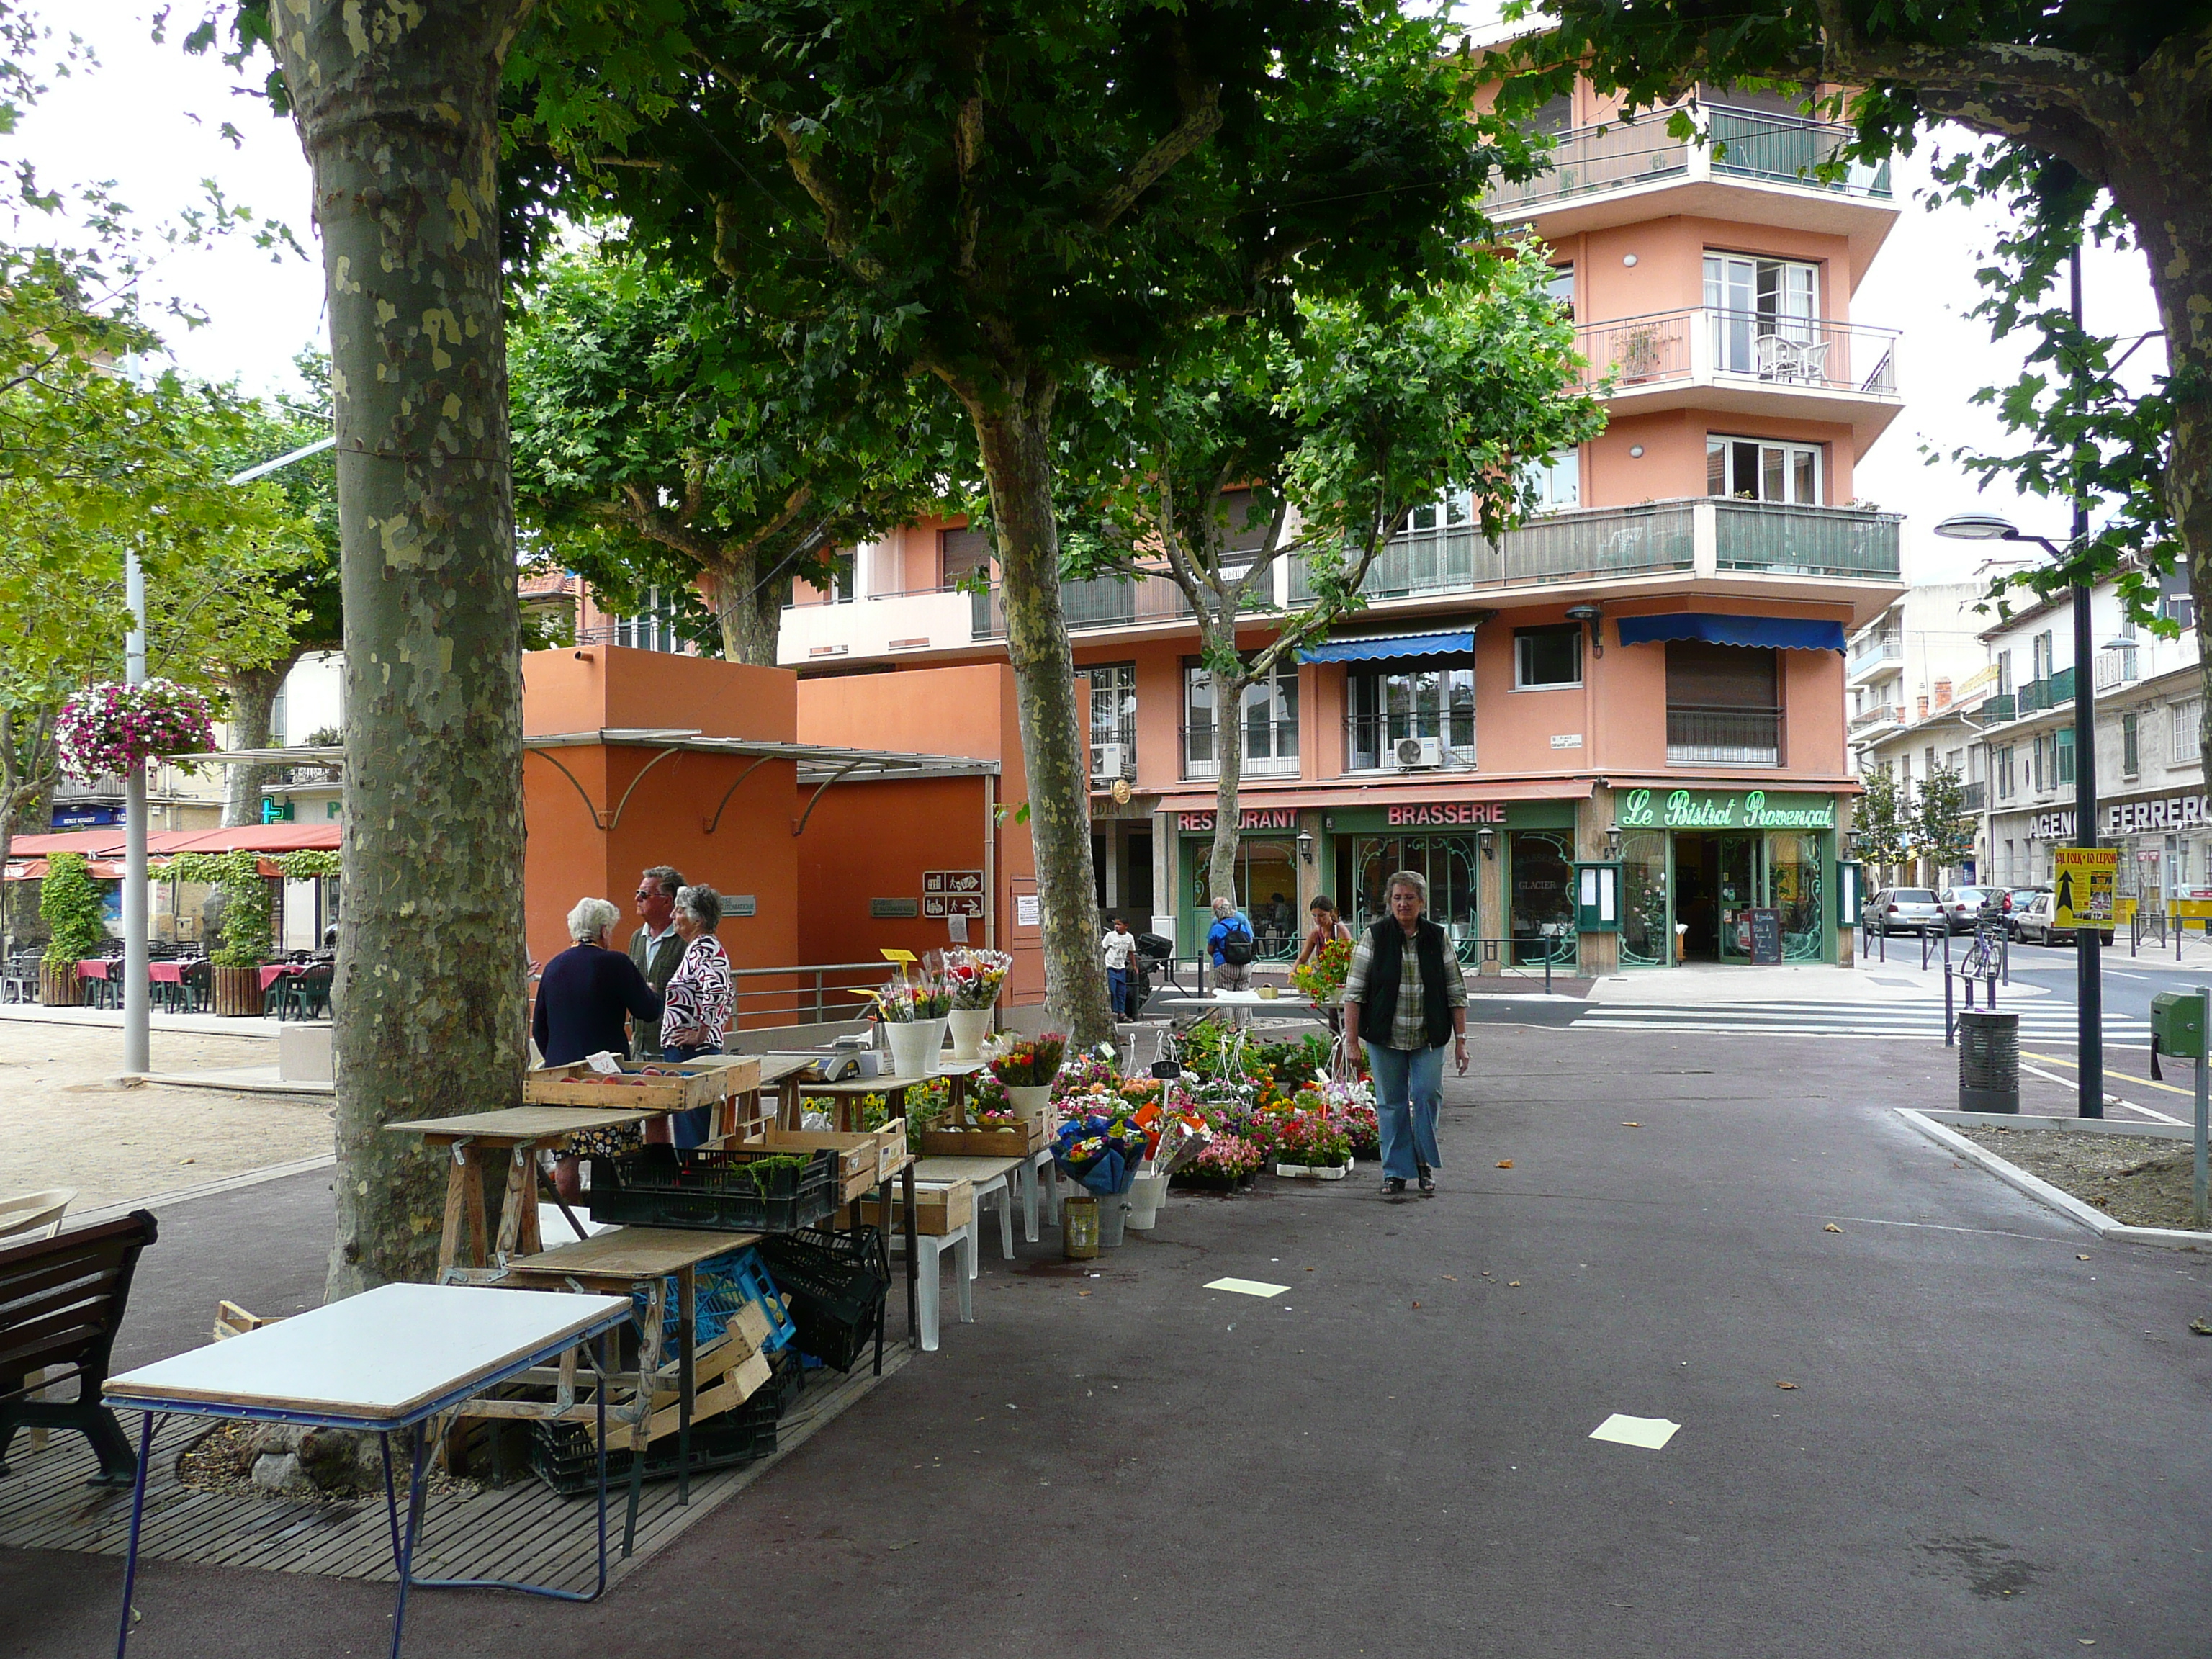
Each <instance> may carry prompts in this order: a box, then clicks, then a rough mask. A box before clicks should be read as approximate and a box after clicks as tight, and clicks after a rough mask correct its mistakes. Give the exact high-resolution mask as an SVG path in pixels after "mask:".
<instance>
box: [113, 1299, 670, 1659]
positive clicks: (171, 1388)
mask: <svg viewBox="0 0 2212 1659" xmlns="http://www.w3.org/2000/svg"><path fill="white" fill-rule="evenodd" d="M629 1318H630V1299H629V1297H627V1296H575V1295H568V1294H555V1293H547V1292H543V1291H501V1290H490V1289H486V1288H483V1287H480V1286H476V1285H381V1286H380V1287H379V1288H377V1289H375V1290H373V1291H363V1292H362V1294H361V1295H359V1296H356V1297H348V1298H347V1299H346V1300H344V1301H343V1302H333V1303H331V1304H327V1305H326V1306H324V1307H320V1308H317V1309H314V1310H312V1311H310V1312H307V1313H304V1314H301V1315H298V1316H295V1317H294V1318H290V1319H285V1320H282V1321H279V1322H276V1323H275V1324H271V1325H264V1326H263V1327H262V1328H260V1329H259V1330H257V1331H250V1332H248V1333H246V1334H245V1335H243V1336H237V1337H233V1338H232V1339H231V1340H229V1341H228V1342H218V1343H214V1344H211V1345H210V1346H207V1347H204V1348H194V1349H192V1350H191V1351H190V1352H185V1353H180V1354H177V1355H174V1356H173V1357H172V1358H167V1359H163V1360H158V1361H156V1362H155V1364H151V1365H143V1366H141V1367H140V1368H139V1369H138V1370H135V1371H129V1372H126V1373H125V1374H124V1375H123V1376H111V1377H109V1378H108V1379H107V1384H106V1389H104V1390H103V1395H104V1397H105V1399H106V1402H107V1404H108V1405H109V1406H111V1407H115V1408H117V1409H118V1410H131V1411H138V1412H143V1413H144V1414H145V1415H144V1420H143V1426H142V1428H141V1429H140V1431H139V1440H138V1475H137V1483H136V1485H135V1486H134V1487H133V1489H132V1492H131V1543H130V1547H129V1549H128V1550H127V1552H126V1553H125V1557H124V1564H123V1619H122V1623H121V1626H120V1627H119V1628H118V1631H117V1632H116V1638H115V1652H116V1659H123V1654H124V1650H125V1647H126V1646H127V1645H128V1644H129V1643H130V1640H131V1589H132V1588H133V1584H134V1581H135V1580H136V1579H137V1572H138V1532H139V1525H140V1522H142V1520H143V1518H144V1515H145V1508H146V1470H147V1468H148V1466H149V1463H150V1462H152V1453H153V1447H154V1429H155V1425H156V1424H157V1423H158V1422H159V1421H160V1420H161V1419H162V1418H164V1417H167V1416H169V1415H172V1414H175V1415H179V1416H191V1417H221V1418H231V1419H242V1420H246V1421H250V1422H260V1423H294V1424H298V1425H302V1426H306V1427H314V1428H331V1429H353V1430H357V1431H362V1432H364V1433H369V1434H374V1435H375V1436H377V1437H378V1439H379V1441H380V1443H381V1445H382V1448H383V1451H384V1503H385V1510H386V1514H387V1516H389V1518H390V1520H391V1523H392V1564H393V1565H394V1566H395V1567H396V1568H397V1570H398V1575H399V1598H398V1607H397V1610H396V1611H395V1612H394V1613H393V1615H392V1659H398V1653H399V1642H400V1637H401V1635H402V1633H403V1632H404V1630H405V1628H406V1621H407V1592H408V1590H409V1589H410V1588H411V1587H413V1586H416V1585H421V1586H423V1587H424V1588H427V1589H463V1588H466V1589H518V1590H524V1591H527V1592H528V1593H530V1594H532V1595H550V1596H553V1597H556V1598H557V1599H559V1600H561V1601H596V1600H598V1599H599V1595H600V1594H601V1593H602V1592H603V1591H605V1589H606V1587H607V1462H606V1443H607V1425H606V1393H607V1391H606V1389H605V1384H604V1378H605V1376H606V1375H607V1374H608V1371H609V1369H610V1367H609V1366H608V1365H607V1364H605V1363H601V1364H599V1365H598V1367H597V1368H598V1370H599V1372H600V1375H601V1377H602V1379H603V1381H602V1385H601V1386H600V1387H599V1388H598V1389H595V1390H594V1394H595V1395H596V1397H597V1399H598V1401H599V1423H598V1429H599V1435H598V1440H599V1448H600V1450H599V1583H598V1586H597V1588H595V1589H592V1591H591V1592H590V1593H589V1594H588V1595H586V1594H585V1593H584V1592H582V1591H580V1590H563V1589H554V1588H552V1587H550V1586H549V1585H544V1584H521V1583H512V1582H509V1581H507V1580H504V1579H481V1578H417V1577H415V1576H414V1557H415V1541H416V1538H417V1536H418V1535H419V1534H420V1533H421V1529H422V1497H423V1480H422V1476H423V1468H424V1462H425V1458H424V1454H425V1451H426V1449H427V1448H428V1446H429V1444H430V1443H431V1442H432V1441H433V1440H435V1438H436V1436H435V1434H434V1433H432V1432H430V1431H428V1428H427V1427H426V1426H425V1425H428V1424H429V1423H430V1421H431V1419H435V1418H436V1417H438V1416H440V1415H441V1414H442V1413H447V1412H449V1411H451V1410H453V1408H454V1407H457V1406H459V1405H461V1404H462V1403H464V1402H465V1401H468V1400H470V1399H472V1398H473V1397H475V1396H476V1395H479V1394H482V1393H483V1392H484V1391H485V1390H486V1389H490V1388H492V1387H494V1386H495V1385H496V1384H498V1383H503V1382H505V1381H507V1379H508V1378H510V1377H512V1376H517V1375H519V1374H520V1373H521V1372H523V1371H526V1370H529V1369H530V1368H531V1367H532V1366H533V1365H541V1364H547V1363H549V1362H550V1361H553V1360H556V1359H559V1358H562V1356H564V1355H572V1354H574V1352H575V1351H576V1350H578V1349H579V1348H580V1347H582V1346H584V1345H586V1344H587V1343H590V1342H592V1341H594V1340H598V1339H599V1338H601V1337H604V1336H605V1335H606V1334H608V1333H609V1332H611V1331H612V1330H614V1329H615V1328H617V1326H619V1325H622V1324H623V1323H625V1322H627V1321H628V1320H629ZM571 1363H573V1362H571ZM409 1428H413V1429H417V1430H419V1432H417V1433H416V1436H415V1437H414V1438H415V1450H414V1465H413V1470H412V1474H410V1480H409V1484H408V1488H407V1524H406V1528H405V1529H404V1534H403V1532H402V1529H401V1527H400V1523H399V1510H398V1500H397V1499H396V1498H395V1497H394V1495H393V1492H392V1435H393V1434H394V1433H395V1432H397V1431H399V1430H402V1429H409Z"/></svg>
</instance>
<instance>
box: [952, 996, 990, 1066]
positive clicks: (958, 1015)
mask: <svg viewBox="0 0 2212 1659" xmlns="http://www.w3.org/2000/svg"><path fill="white" fill-rule="evenodd" d="M994 1012H996V1011H995V1010H994V1009H990V1008H955V1009H954V1010H953V1011H952V1012H951V1013H950V1014H947V1015H946V1016H945V1018H946V1020H947V1021H948V1022H949V1023H950V1025H951V1031H952V1058H953V1059H955V1060H979V1059H981V1057H982V1054H983V1039H984V1038H985V1037H987V1036H990V1035H991V1020H992V1017H993V1015H994Z"/></svg>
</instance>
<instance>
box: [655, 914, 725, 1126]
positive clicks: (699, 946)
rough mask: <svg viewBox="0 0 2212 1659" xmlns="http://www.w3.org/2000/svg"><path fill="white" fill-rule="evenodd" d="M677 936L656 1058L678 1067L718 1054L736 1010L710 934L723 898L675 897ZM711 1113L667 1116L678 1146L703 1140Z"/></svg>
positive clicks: (719, 919) (717, 943)
mask: <svg viewBox="0 0 2212 1659" xmlns="http://www.w3.org/2000/svg"><path fill="white" fill-rule="evenodd" d="M674 921H675V926H676V931H677V933H678V935H680V936H681V937H682V939H683V940H684V957H683V960H681V961H680V962H678V963H677V964H676V971H675V972H674V973H673V974H671V975H669V979H668V989H667V990H666V991H665V992H664V993H663V994H662V1005H663V1006H662V1011H661V1015H660V1055H661V1058H662V1059H663V1060H672V1061H676V1062H678V1063H681V1062H682V1061H684V1060H696V1058H697V1057H698V1056H699V1055H701V1054H720V1053H721V1052H722V1038H723V1036H724V1035H725V1034H726V1033H727V1032H728V1030H729V1029H730V1019H731V1016H732V1012H733V1011H734V1009H735V1007H736V1005H737V993H736V988H735V987H734V986H733V985H732V981H731V979H730V959H729V957H727V956H726V955H725V954H723V951H722V942H721V940H720V939H716V938H715V937H714V930H715V929H716V928H717V927H720V926H721V925H722V896H721V895H720V893H718V892H716V891H715V890H714V889H713V888H711V887H684V888H680V889H678V891H677V894H676V913H675V916H674ZM712 1111H713V1108H712V1107H708V1106H702V1107H701V1108H699V1109H698V1110H696V1111H692V1112H676V1113H672V1114H671V1115H670V1121H671V1126H672V1127H673V1128H674V1130H675V1134H676V1144H677V1145H678V1146H682V1147H689V1146H697V1145H698V1144H699V1143H700V1141H701V1140H702V1139H705V1138H706V1133H707V1127H708V1115H709V1114H710V1113H711V1112H712Z"/></svg>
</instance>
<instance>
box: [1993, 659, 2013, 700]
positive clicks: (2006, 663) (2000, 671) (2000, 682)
mask: <svg viewBox="0 0 2212 1659" xmlns="http://www.w3.org/2000/svg"><path fill="white" fill-rule="evenodd" d="M2012 690H2013V686H2012V653H2011V652H2010V651H2008V650H2007V651H2000V652H1998V653H1997V696H2001V697H2008V696H2012Z"/></svg>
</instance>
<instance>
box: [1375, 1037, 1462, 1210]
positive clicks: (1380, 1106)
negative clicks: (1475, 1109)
mask: <svg viewBox="0 0 2212 1659" xmlns="http://www.w3.org/2000/svg"><path fill="white" fill-rule="evenodd" d="M1364 1047H1365V1048H1366V1050H1367V1069H1368V1070H1369V1071H1370V1072H1372V1073H1374V1074H1375V1116H1376V1121H1377V1124H1378V1125H1379V1127H1381V1130H1382V1139H1383V1174H1384V1175H1386V1176H1396V1177H1397V1178H1398V1179H1399V1180H1401V1181H1411V1180H1412V1179H1413V1177H1414V1176H1417V1175H1419V1173H1420V1170H1419V1169H1418V1168H1416V1167H1415V1166H1416V1165H1419V1164H1426V1165H1428V1167H1429V1168H1430V1169H1431V1170H1441V1169H1442V1168H1443V1163H1444V1161H1443V1158H1439V1157H1438V1156H1437V1108H1438V1107H1440V1106H1441V1105H1443V1098H1444V1051H1443V1048H1441V1047H1438V1048H1384V1047H1383V1045H1382V1044H1381V1043H1379V1042H1370V1043H1367V1044H1365V1045H1364Z"/></svg>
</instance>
